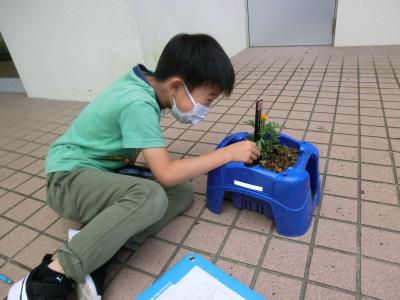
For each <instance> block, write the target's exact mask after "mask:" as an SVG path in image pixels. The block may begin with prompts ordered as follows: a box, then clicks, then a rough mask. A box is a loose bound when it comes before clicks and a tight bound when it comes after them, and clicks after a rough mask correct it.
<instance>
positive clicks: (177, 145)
mask: <svg viewBox="0 0 400 300" xmlns="http://www.w3.org/2000/svg"><path fill="white" fill-rule="evenodd" d="M193 144H194V143H193V142H187V141H181V140H176V141H175V142H173V143H172V144H171V145H169V146H168V151H172V152H178V153H186V152H187V151H188V150H189V149H190V148H191V147H192V146H193Z"/></svg>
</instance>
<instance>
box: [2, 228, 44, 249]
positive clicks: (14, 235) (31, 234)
mask: <svg viewBox="0 0 400 300" xmlns="http://www.w3.org/2000/svg"><path fill="white" fill-rule="evenodd" d="M37 236H38V233H37V232H35V231H33V230H31V229H28V228H25V227H22V226H18V227H16V228H15V229H13V230H12V231H11V232H9V233H8V234H7V235H6V236H4V237H3V238H2V239H1V240H0V253H1V254H3V255H6V256H13V255H14V254H16V253H17V252H18V251H19V250H21V249H22V248H24V247H25V246H26V245H27V244H28V243H29V242H30V241H32V240H33V239H34V238H35V237H37Z"/></svg>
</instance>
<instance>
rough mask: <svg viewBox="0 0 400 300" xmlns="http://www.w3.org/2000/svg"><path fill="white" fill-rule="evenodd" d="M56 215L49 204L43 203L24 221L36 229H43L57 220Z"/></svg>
mask: <svg viewBox="0 0 400 300" xmlns="http://www.w3.org/2000/svg"><path fill="white" fill-rule="evenodd" d="M57 218H58V215H57V214H56V213H55V212H54V210H52V209H51V208H50V207H49V206H47V205H45V206H44V207H42V208H41V209H40V210H39V211H38V212H36V213H35V214H34V215H33V216H31V217H30V218H29V219H27V220H26V221H25V222H24V223H25V224H26V225H29V226H31V227H33V228H36V229H38V230H45V229H46V228H47V227H48V226H50V224H52V223H53V222H54V221H55V220H57Z"/></svg>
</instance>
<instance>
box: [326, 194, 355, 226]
mask: <svg viewBox="0 0 400 300" xmlns="http://www.w3.org/2000/svg"><path fill="white" fill-rule="evenodd" d="M321 216H323V217H328V218H332V219H338V220H343V221H349V222H357V200H355V199H349V198H344V197H336V196H331V195H324V197H323V200H322V202H321Z"/></svg>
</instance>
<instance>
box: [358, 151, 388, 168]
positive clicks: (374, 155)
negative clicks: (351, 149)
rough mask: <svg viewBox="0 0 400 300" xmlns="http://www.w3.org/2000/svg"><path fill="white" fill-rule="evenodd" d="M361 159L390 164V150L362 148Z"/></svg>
mask: <svg viewBox="0 0 400 300" xmlns="http://www.w3.org/2000/svg"><path fill="white" fill-rule="evenodd" d="M361 161H362V162H366V163H372V164H379V165H391V164H392V162H391V160H390V152H389V151H380V150H371V149H362V150H361Z"/></svg>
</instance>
